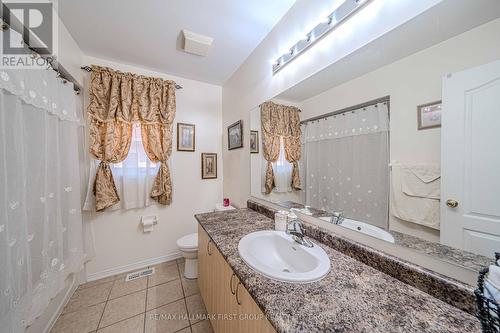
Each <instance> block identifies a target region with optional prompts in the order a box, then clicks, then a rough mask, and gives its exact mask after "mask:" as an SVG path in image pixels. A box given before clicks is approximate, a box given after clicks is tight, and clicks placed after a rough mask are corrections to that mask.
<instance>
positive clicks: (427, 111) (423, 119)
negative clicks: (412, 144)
mask: <svg viewBox="0 0 500 333" xmlns="http://www.w3.org/2000/svg"><path fill="white" fill-rule="evenodd" d="M417 117H418V130H424V129H429V128H437V127H441V101H436V102H432V103H427V104H422V105H419V106H417Z"/></svg>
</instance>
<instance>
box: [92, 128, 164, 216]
mask: <svg viewBox="0 0 500 333" xmlns="http://www.w3.org/2000/svg"><path fill="white" fill-rule="evenodd" d="M99 162H100V161H97V160H92V161H91V169H90V179H89V185H88V190H87V196H86V200H85V205H84V208H83V209H84V210H95V196H94V194H93V184H94V180H95V173H96V170H97V166H98V165H99ZM110 166H111V172H112V173H113V178H114V181H115V186H116V190H117V191H118V196H119V197H120V202H118V203H117V204H116V205H114V206H112V207H111V209H132V208H142V207H147V206H149V205H152V204H153V203H154V202H155V201H154V200H153V199H151V197H150V194H151V187H152V186H153V181H154V179H155V177H156V174H157V173H158V168H159V166H160V164H159V163H153V162H151V161H150V160H149V158H148V156H147V155H146V152H145V151H144V147H143V145H142V137H141V126H140V125H139V124H134V126H133V129H132V141H131V143H130V150H129V153H128V155H127V158H125V160H123V161H122V162H120V163H114V164H111V165H110Z"/></svg>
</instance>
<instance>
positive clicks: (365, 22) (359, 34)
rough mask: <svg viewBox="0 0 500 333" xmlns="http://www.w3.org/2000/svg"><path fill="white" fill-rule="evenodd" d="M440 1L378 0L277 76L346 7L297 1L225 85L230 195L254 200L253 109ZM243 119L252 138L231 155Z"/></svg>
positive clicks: (243, 200)
mask: <svg viewBox="0 0 500 333" xmlns="http://www.w3.org/2000/svg"><path fill="white" fill-rule="evenodd" d="M440 2H441V0H421V1H408V0H398V1H372V2H371V3H370V4H369V5H368V7H366V8H365V9H364V10H363V11H361V12H360V13H358V14H357V15H355V16H353V17H352V19H350V20H348V21H347V22H346V23H345V24H343V25H342V26H340V27H339V28H338V29H336V30H335V31H334V32H332V33H331V34H328V35H327V36H326V37H325V38H323V39H322V40H321V41H320V42H319V44H318V45H316V46H315V47H313V48H311V49H310V50H308V51H307V53H305V54H304V55H302V56H300V57H298V58H297V59H296V60H294V61H293V63H292V64H290V65H289V66H287V67H285V68H284V69H282V70H281V71H280V72H279V73H278V74H276V75H274V76H273V75H272V72H271V62H272V61H273V60H275V59H276V58H277V57H278V55H280V54H281V53H282V52H283V50H286V49H287V48H288V47H290V46H291V45H293V44H294V43H295V42H296V41H297V40H298V38H300V37H302V36H303V34H304V32H305V31H309V30H310V29H311V27H313V26H314V25H315V24H317V22H318V18H320V17H324V16H325V15H326V13H329V12H331V10H333V8H335V7H336V6H338V5H339V4H340V3H341V0H337V1H332V2H329V1H324V0H297V2H296V3H295V4H294V5H293V6H292V7H291V9H290V10H289V11H288V12H287V13H286V14H285V16H284V17H283V18H282V19H281V20H280V21H279V22H278V23H277V24H276V26H275V27H274V28H273V30H272V31H271V32H270V33H269V34H268V35H267V36H266V38H265V39H264V40H263V41H262V42H261V43H260V44H259V46H258V47H257V48H256V49H255V50H254V51H253V52H252V54H250V56H249V57H248V58H247V60H246V61H245V62H244V63H243V64H242V65H241V66H240V67H239V68H238V70H237V71H236V72H235V73H234V74H233V75H232V76H231V78H230V79H229V80H228V81H227V82H226V83H225V84H224V86H223V94H222V109H223V129H224V131H223V132H224V140H223V145H224V149H223V154H224V158H223V160H224V196H226V197H229V198H230V199H231V201H233V203H234V204H235V205H236V206H245V205H246V200H247V199H248V198H249V197H250V191H251V190H250V188H251V185H250V150H249V144H248V137H249V135H250V126H249V124H250V110H252V109H253V108H255V107H257V106H258V105H259V104H260V103H262V102H264V101H266V100H269V99H271V98H273V97H274V96H277V95H279V94H280V93H281V92H283V91H285V90H286V89H288V88H290V87H292V86H294V85H295V84H297V83H299V82H300V81H302V80H304V79H306V78H307V77H309V76H311V75H313V74H315V73H316V72H318V71H320V70H322V69H324V68H325V67H327V66H329V65H331V64H333V63H335V62H337V61H338V60H339V59H342V58H344V57H345V56H346V55H348V54H350V53H352V52H354V51H355V50H357V49H359V48H361V47H362V46H364V45H366V44H368V43H370V42H371V41H373V40H375V39H377V38H378V37H380V36H382V35H384V34H385V33H387V32H389V31H391V30H392V29H394V28H395V27H397V26H399V25H401V24H403V23H405V22H407V21H409V20H410V19H412V18H414V17H415V16H418V15H419V14H420V13H422V12H423V11H425V10H427V9H428V8H430V7H432V6H434V5H436V4H438V3H440ZM377 12H379V13H382V12H383V13H384V20H377V19H376V17H377V15H375V14H376V13H377ZM354 26H355V27H356V29H354V28H353V27H354ZM345 36H349V38H345ZM240 119H241V120H243V131H244V138H246V139H245V142H244V147H243V148H242V149H235V150H231V151H228V150H227V134H226V128H227V126H229V125H230V124H232V123H234V122H235V121H237V120H240Z"/></svg>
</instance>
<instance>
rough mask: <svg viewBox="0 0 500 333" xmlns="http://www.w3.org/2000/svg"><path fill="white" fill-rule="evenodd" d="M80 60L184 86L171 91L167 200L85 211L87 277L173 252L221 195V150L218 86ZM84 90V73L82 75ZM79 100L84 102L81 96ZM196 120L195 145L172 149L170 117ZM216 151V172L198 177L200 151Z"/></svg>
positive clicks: (194, 121)
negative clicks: (89, 238) (89, 252)
mask: <svg viewBox="0 0 500 333" xmlns="http://www.w3.org/2000/svg"><path fill="white" fill-rule="evenodd" d="M84 61H85V64H86V65H90V64H98V65H104V66H109V67H112V68H114V69H118V70H122V71H129V72H133V73H138V74H143V75H149V76H155V77H162V78H168V79H172V80H175V81H176V82H177V83H179V84H180V85H182V86H183V87H184V88H183V89H182V90H178V91H177V111H176V116H175V123H174V141H173V151H172V157H171V159H170V161H169V164H170V172H171V176H172V183H173V201H172V204H171V205H170V206H167V207H164V206H157V205H153V206H150V207H147V208H144V209H131V210H119V211H109V212H102V213H95V212H94V213H86V214H85V216H84V219H85V220H84V223H88V224H89V225H90V227H91V229H92V233H93V236H94V241H95V250H96V251H95V256H94V258H92V259H91V260H90V261H89V262H88V264H87V265H86V269H87V276H88V277H90V278H91V279H95V278H98V277H100V276H105V275H109V274H113V273H115V272H118V271H123V270H129V269H135V268H137V267H139V266H144V265H145V264H146V265H147V263H148V262H151V261H152V260H153V261H154V260H158V261H161V260H165V259H168V258H172V257H175V256H179V254H180V253H179V252H178V249H177V245H176V241H177V239H178V238H180V237H181V236H183V235H186V234H188V233H192V232H195V231H196V223H195V219H194V217H193V215H194V214H196V213H200V212H208V211H212V210H213V209H214V206H215V203H216V202H221V201H222V159H221V157H222V152H221V131H222V128H221V124H222V113H221V112H222V111H221V90H222V89H221V87H220V86H215V85H211V84H207V83H202V82H198V81H193V80H187V79H183V78H180V77H174V76H171V75H167V74H164V73H157V72H152V71H148V70H146V69H143V68H137V67H134V66H129V65H126V64H121V63H116V62H112V61H106V60H103V59H96V58H91V57H85V59H84ZM85 81H86V89H85V90H86V91H87V89H88V77H87V78H86V80H85ZM85 102H86V103H85V105H87V104H88V98H87V96H86V99H85ZM177 122H185V123H192V124H195V125H196V151H195V152H194V153H193V152H178V151H176V148H175V147H176V142H177V141H176V135H177V134H176V133H177V132H176V129H175V128H176V123H177ZM202 152H207V153H208V152H211V153H217V154H218V163H217V164H218V175H219V178H218V179H215V180H202V179H201V171H200V167H201V166H200V165H201V153H202ZM142 215H157V216H158V225H156V226H155V227H154V231H153V232H152V233H149V234H144V233H143V232H142V230H141V228H140V225H139V223H140V218H141V216H142Z"/></svg>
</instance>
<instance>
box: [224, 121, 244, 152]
mask: <svg viewBox="0 0 500 333" xmlns="http://www.w3.org/2000/svg"><path fill="white" fill-rule="evenodd" d="M242 147H243V125H242V122H241V120H238V121H237V122H235V123H234V124H232V125H231V126H229V127H228V128H227V148H228V149H229V150H231V149H236V148H242Z"/></svg>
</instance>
